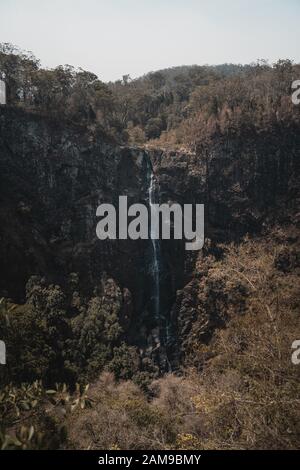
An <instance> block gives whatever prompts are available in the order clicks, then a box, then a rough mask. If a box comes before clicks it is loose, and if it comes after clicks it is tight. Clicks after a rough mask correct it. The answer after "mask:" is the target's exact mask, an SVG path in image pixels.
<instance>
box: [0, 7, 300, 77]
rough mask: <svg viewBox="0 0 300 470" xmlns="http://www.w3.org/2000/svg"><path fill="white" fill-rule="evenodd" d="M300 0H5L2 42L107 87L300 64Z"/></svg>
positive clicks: (0, 30)
mask: <svg viewBox="0 0 300 470" xmlns="http://www.w3.org/2000/svg"><path fill="white" fill-rule="evenodd" d="M299 31H300V0H106V1H104V0H0V42H12V43H14V44H16V45H18V46H20V47H21V48H23V49H27V50H31V51H32V52H34V54H35V55H36V56H37V57H39V58H40V59H41V61H42V65H43V66H47V67H55V66H56V65H60V64H66V63H68V64H72V65H74V66H78V67H82V68H84V69H87V70H90V71H92V72H95V73H96V74H97V75H99V77H100V78H101V79H102V80H104V81H107V80H116V79H118V78H121V77H122V75H125V74H130V75H131V76H132V77H136V76H139V75H142V74H144V73H146V72H149V71H151V70H157V69H161V68H165V67H170V66H174V65H183V64H205V63H207V64H217V63H224V62H235V63H248V62H252V61H255V60H256V59H258V58H267V59H269V60H270V61H271V62H273V61H275V60H277V59H278V58H291V59H294V60H295V61H296V62H300V41H299V39H300V33H299Z"/></svg>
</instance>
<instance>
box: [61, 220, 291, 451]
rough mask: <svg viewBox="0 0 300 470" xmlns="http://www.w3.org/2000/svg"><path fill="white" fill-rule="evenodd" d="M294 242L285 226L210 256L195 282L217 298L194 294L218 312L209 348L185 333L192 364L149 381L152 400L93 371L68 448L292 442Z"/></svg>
mask: <svg viewBox="0 0 300 470" xmlns="http://www.w3.org/2000/svg"><path fill="white" fill-rule="evenodd" d="M298 241H299V234H298V232H297V231H295V230H294V229H288V230H283V229H277V230H274V231H273V232H272V234H270V235H269V236H266V237H265V238H261V239H255V240H250V239H246V240H245V241H244V242H243V243H242V244H240V245H239V246H234V245H231V246H224V247H223V248H224V250H225V252H226V255H225V257H224V259H223V260H221V261H218V262H217V261H211V260H210V265H209V269H208V270H207V272H206V276H207V280H206V283H205V284H203V285H202V284H201V285H200V288H201V289H202V288H203V286H204V288H205V289H206V288H207V286H208V287H209V286H210V287H209V289H208V293H210V292H213V293H214V295H216V296H219V298H218V299H215V302H214V303H212V304H210V303H209V302H208V300H209V299H208V297H207V295H206V294H205V295H202V294H203V292H202V293H201V292H199V296H198V297H199V302H200V303H201V302H202V307H203V305H204V306H205V308H209V309H210V310H211V308H212V306H213V305H215V306H216V308H217V309H220V310H221V311H222V312H223V311H224V310H226V317H227V320H226V327H222V328H219V329H216V330H215V332H214V334H213V336H212V338H211V340H210V342H209V344H203V343H202V342H201V341H202V340H201V338H202V337H201V335H199V336H198V337H197V334H196V333H195V334H194V335H193V338H192V339H191V341H192V342H191V343H190V345H189V348H190V354H189V365H191V356H192V354H191V353H192V352H193V353H194V362H195V365H196V366H197V367H194V368H191V369H188V368H187V367H186V368H185V369H184V371H183V372H184V376H183V377H176V376H174V375H172V374H170V375H166V376H165V377H163V378H161V379H159V380H156V381H155V382H153V383H152V385H151V387H150V391H151V397H152V398H151V399H149V397H146V396H145V394H144V393H143V392H142V391H141V390H140V389H139V388H138V387H137V386H136V385H134V384H133V383H132V382H130V381H127V382H120V383H116V382H115V380H114V378H113V376H112V375H110V374H104V375H102V376H101V377H100V379H99V381H98V382H97V383H95V384H94V386H93V387H92V388H91V394H90V396H91V398H92V400H93V408H92V409H91V410H83V411H77V414H75V415H73V416H72V418H71V419H70V421H69V422H68V429H69V447H75V448H94V449H113V448H114V449H115V448H119V449H154V448H155V449H236V448H238V449H294V448H297V447H299V436H300V430H299V417H300V406H299V405H300V400H299V392H300V389H299V381H298V378H299V366H296V365H294V364H292V361H291V354H292V350H291V345H292V342H293V341H294V340H295V339H299V335H300V330H299V306H300V301H299V263H298V261H299V256H298V255H297V253H299V252H298ZM199 265H200V266H202V265H203V263H202V262H200V263H199ZM216 284H219V287H220V289H219V290H218V289H217V290H216V289H215V286H216ZM224 293H225V295H224ZM241 301H242V302H243V308H240V306H241ZM235 306H236V308H235ZM200 307H201V305H200ZM202 307H201V308H199V315H200V314H201V315H203V308H202ZM210 315H211V313H210ZM216 315H217V312H216ZM199 321H201V318H200V319H199ZM195 322H197V319H196V320H195ZM192 331H194V332H197V327H196V328H194V329H193V330H192ZM197 338H198V343H197ZM199 364H201V369H199Z"/></svg>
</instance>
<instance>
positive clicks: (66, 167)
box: [0, 108, 300, 349]
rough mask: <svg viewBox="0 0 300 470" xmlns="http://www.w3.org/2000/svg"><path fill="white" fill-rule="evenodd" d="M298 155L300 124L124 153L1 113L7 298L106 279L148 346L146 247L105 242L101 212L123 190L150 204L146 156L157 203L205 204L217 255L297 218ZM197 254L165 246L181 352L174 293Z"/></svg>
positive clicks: (96, 139)
mask: <svg viewBox="0 0 300 470" xmlns="http://www.w3.org/2000/svg"><path fill="white" fill-rule="evenodd" d="M299 154H300V133H299V129H292V128H289V129H280V130H279V129H274V132H272V133H268V134H264V133H261V134H256V135H246V136H245V137H244V138H242V137H240V136H239V137H237V136H231V137H224V136H223V137H220V136H219V137H217V136H216V138H215V139H214V140H213V141H212V142H211V143H210V144H208V145H206V146H202V147H199V148H198V149H197V152H196V153H188V152H184V151H182V152H180V151H176V152H171V151H162V150H145V149H137V148H120V147H118V146H116V145H115V144H113V143H112V142H110V141H108V139H107V138H106V137H105V136H104V135H101V134H99V133H97V134H95V133H92V132H87V131H86V130H84V129H82V128H80V127H75V126H74V125H72V126H71V125H69V124H67V123H63V122H61V123H57V122H53V121H50V120H48V119H46V118H44V117H39V116H36V115H32V114H29V113H25V112H23V111H22V110H18V109H13V108H1V111H0V241H1V245H0V260H1V263H0V295H6V296H10V297H13V298H14V299H15V300H17V301H22V300H23V299H24V292H25V284H26V282H27V280H28V279H29V277H30V276H31V275H33V274H41V275H43V276H46V277H47V278H48V279H49V281H51V282H56V283H59V284H62V285H63V284H64V282H65V279H66V278H67V277H68V276H69V275H70V273H78V275H79V284H80V286H81V290H82V292H83V293H84V294H86V295H87V297H88V296H89V295H91V293H92V291H93V289H94V288H95V287H96V286H97V285H98V284H99V283H100V282H101V279H102V277H103V274H104V273H105V275H106V276H109V277H111V278H113V279H115V281H116V282H117V283H118V284H119V285H120V286H121V288H122V289H123V292H125V293H126V295H125V297H126V299H127V300H126V302H128V298H129V297H130V298H131V299H132V300H131V302H132V305H131V307H130V308H129V307H128V311H130V312H131V314H130V315H131V319H129V320H128V319H127V323H128V330H127V332H128V336H129V340H130V341H132V342H134V343H135V344H140V345H141V346H142V345H143V344H145V342H147V336H148V335H149V332H150V331H151V330H152V329H153V328H155V325H154V324H152V319H151V306H150V291H151V288H150V283H151V276H150V274H149V269H148V266H149V256H151V250H150V245H149V241H131V240H116V241H105V242H103V241H99V240H98V239H97V237H96V233H95V229H96V224H97V218H96V208H97V206H98V205H99V204H101V203H103V202H105V203H107V202H112V203H114V204H115V205H117V203H118V197H119V195H127V196H128V201H129V204H131V203H136V202H146V203H147V197H148V187H147V184H148V182H147V175H146V174H147V165H149V159H150V160H151V162H152V165H153V168H154V171H155V173H156V175H157V177H158V181H159V188H160V202H172V201H174V202H179V203H181V204H183V203H194V204H195V203H204V204H205V231H206V237H209V238H210V239H211V240H212V243H211V244H210V249H209V250H210V251H211V252H212V251H213V250H214V247H215V243H217V242H219V241H230V240H238V239H239V237H241V236H242V235H244V234H245V233H247V232H251V233H255V232H259V231H260V230H261V228H262V227H263V226H264V224H268V223H276V222H279V223H284V222H285V221H286V220H287V219H288V218H289V217H290V215H291V214H296V213H297V207H298V205H299V204H298V203H299V180H298V177H299ZM196 256H197V253H191V252H185V250H184V244H183V242H181V241H163V242H162V258H163V260H162V261H163V270H162V280H161V282H162V299H161V305H162V309H164V311H165V314H166V315H167V314H170V315H172V318H171V317H170V321H171V323H172V326H171V327H172V330H173V331H172V332H171V336H173V344H172V348H173V349H174V347H175V346H174V344H176V328H177V326H176V324H177V323H176V322H177V317H178V315H179V312H177V309H176V302H177V303H178V296H177V300H176V292H177V291H178V290H180V289H182V288H183V287H184V286H185V285H187V284H188V283H189V282H190V281H193V276H194V262H195V259H196ZM188 291H189V292H190V290H188ZM189 295H190V294H189ZM181 296H182V294H181ZM175 300H176V302H175ZM182 302H183V303H184V301H183V300H182V299H181V301H180V305H181V307H180V308H181V313H180V315H181V317H182ZM168 312H169V313H168ZM170 312H171V313H170ZM175 348H176V347H175Z"/></svg>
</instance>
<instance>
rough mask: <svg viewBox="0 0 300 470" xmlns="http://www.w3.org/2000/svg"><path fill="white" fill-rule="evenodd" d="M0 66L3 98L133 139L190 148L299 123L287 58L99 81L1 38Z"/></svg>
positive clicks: (295, 74)
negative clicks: (49, 65) (50, 65)
mask: <svg viewBox="0 0 300 470" xmlns="http://www.w3.org/2000/svg"><path fill="white" fill-rule="evenodd" d="M0 71H1V73H2V74H3V75H4V76H5V79H6V82H7V95H8V96H7V100H8V104H10V105H17V106H21V107H25V108H26V109H29V110H31V111H32V112H37V113H44V114H48V115H53V116H56V117H59V118H60V119H68V120H71V121H73V122H76V123H80V125H86V126H89V127H91V128H93V129H96V128H102V129H104V130H105V131H106V132H107V133H108V134H110V135H111V136H112V137H114V138H115V139H116V140H117V141H118V142H121V143H129V144H132V145H143V144H146V143H147V144H149V143H151V144H154V145H159V146H165V145H172V146H174V145H175V146H176V145H180V146H186V147H189V146H192V147H194V146H195V145H197V142H199V141H201V140H203V139H207V138H209V136H211V135H212V134H214V133H215V132H222V133H226V132H239V130H241V128H249V129H250V128H256V129H260V130H262V129H266V128H269V127H270V126H274V125H276V123H280V122H282V121H284V122H286V123H287V124H288V123H289V124H290V123H292V122H295V121H297V122H299V112H298V110H297V109H295V108H296V107H294V106H293V105H292V102H291V98H290V97H291V85H292V82H293V81H294V80H296V79H297V78H299V76H300V65H299V64H297V65H294V64H293V63H292V62H291V61H290V60H279V61H278V62H276V63H275V64H273V65H270V64H269V63H268V62H267V61H266V60H259V61H257V62H256V63H254V64H249V65H234V64H223V65H217V66H209V65H204V66H199V65H192V66H181V67H173V68H169V69H165V70H160V71H157V72H150V73H148V74H146V75H145V76H143V77H140V78H137V79H131V78H130V76H129V75H124V76H123V78H122V80H118V81H116V82H109V83H103V82H102V81H101V80H100V79H99V78H98V77H97V76H96V75H95V74H94V73H92V72H89V71H85V70H82V69H80V68H79V69H75V68H74V67H72V66H71V65H63V66H62V65H60V66H58V67H56V68H55V69H51V70H49V69H43V68H42V67H41V66H40V62H39V60H38V59H36V58H35V57H34V55H33V54H32V53H30V52H24V51H21V50H19V49H18V48H17V47H15V46H13V45H11V44H1V45H0Z"/></svg>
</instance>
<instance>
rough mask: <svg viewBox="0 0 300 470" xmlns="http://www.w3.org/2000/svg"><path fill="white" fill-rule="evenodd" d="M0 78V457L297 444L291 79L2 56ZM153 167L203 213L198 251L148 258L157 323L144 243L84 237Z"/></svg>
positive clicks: (173, 250) (145, 182) (297, 116)
mask: <svg viewBox="0 0 300 470" xmlns="http://www.w3.org/2000/svg"><path fill="white" fill-rule="evenodd" d="M0 76H2V79H3V80H4V81H5V83H6V88H7V104H6V105H3V106H2V105H1V106H0V227H1V228H0V241H1V246H0V299H1V302H0V340H4V341H5V343H6V347H7V363H6V365H5V366H4V365H0V380H1V385H0V416H1V422H0V447H2V448H3V449H7V448H8V449H16V448H22V449H31V448H32V449H56V448H60V449H73V448H75V449H78V448H81V449H122V450H123V449H191V450H195V449H202V448H205V449H234V448H239V449H262V448H271V449H276V448H282V449H294V448H297V447H298V446H299V433H300V430H299V413H300V407H299V382H298V369H297V367H296V366H295V365H294V364H293V363H292V362H291V353H292V351H291V344H292V342H293V340H295V339H298V338H297V331H299V306H300V305H299V292H298V290H299V275H300V261H299V230H300V226H299V224H300V218H299V202H300V192H299V190H300V184H299V169H300V168H299V158H300V132H299V131H300V106H295V105H293V103H292V100H291V93H292V90H291V84H292V82H293V81H294V80H296V79H299V78H300V65H299V64H293V63H292V62H291V61H289V60H280V61H278V62H277V63H275V64H272V65H271V64H269V63H268V62H266V61H264V60H260V61H258V62H257V63H255V64H248V65H234V64H223V65H216V66H208V65H203V66H199V65H192V66H182V67H174V68H170V69H165V70H160V71H156V72H151V73H148V74H146V75H145V76H143V77H140V78H136V79H131V78H130V77H129V76H128V75H127V76H124V77H123V78H122V79H121V80H119V81H117V82H109V83H104V82H102V81H101V77H97V76H96V75H95V74H93V73H92V72H90V71H84V70H82V69H75V68H74V67H72V66H70V65H61V66H58V67H56V68H55V69H51V70H49V69H44V68H42V67H41V65H40V63H39V60H38V59H37V58H36V57H34V55H33V54H32V53H28V52H23V51H20V50H19V49H18V48H16V47H15V46H12V45H10V44H2V45H1V46H0ZM149 171H151V172H153V173H154V174H155V177H156V179H157V181H158V188H159V202H162V203H163V202H165V203H170V201H171V202H172V201H176V202H178V203H181V204H185V203H203V204H204V205H205V244H204V247H203V250H201V251H200V252H186V251H185V250H184V244H183V243H182V241H181V240H180V241H179V240H171V241H163V242H162V243H161V246H160V256H161V268H160V272H159V276H160V277H159V283H160V284H159V287H160V299H159V308H160V317H159V318H158V319H157V318H156V317H155V315H154V314H153V312H154V309H153V287H152V284H153V274H152V272H151V263H153V260H152V257H153V248H152V245H151V242H150V241H149V240H137V241H135V240H105V241H101V242H100V241H99V240H98V239H97V237H96V233H95V227H96V216H95V215H96V208H97V207H98V205H99V204H100V203H102V202H111V203H116V201H117V200H118V196H119V195H120V194H126V195H127V196H128V200H129V203H135V202H140V203H144V204H145V205H149V197H150V196H149V181H150V176H151V175H150V176H149ZM167 242H168V243H167ZM298 367H299V366H298ZM120 423H121V424H120Z"/></svg>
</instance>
